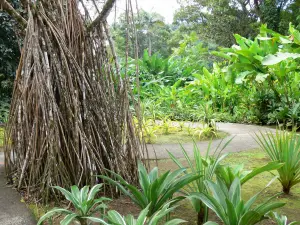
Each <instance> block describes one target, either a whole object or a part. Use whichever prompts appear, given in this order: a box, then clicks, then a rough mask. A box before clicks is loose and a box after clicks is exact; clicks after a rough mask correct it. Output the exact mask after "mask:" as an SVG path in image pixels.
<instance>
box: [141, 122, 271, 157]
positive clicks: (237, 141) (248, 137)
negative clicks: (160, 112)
mask: <svg viewBox="0 0 300 225" xmlns="http://www.w3.org/2000/svg"><path fill="white" fill-rule="evenodd" d="M217 127H218V128H219V130H220V131H224V132H226V133H228V136H227V137H226V138H225V139H224V140H223V142H222V144H221V146H223V145H224V144H225V143H226V142H227V141H228V140H229V139H231V138H233V139H232V141H231V142H230V143H229V144H228V146H227V147H226V148H225V149H224V152H239V151H245V150H249V149H254V148H258V147H259V146H258V144H257V143H256V141H255V140H254V138H253V137H255V133H257V132H259V131H261V132H266V131H275V130H274V129H271V128H266V127H262V126H256V125H245V124H235V123H217ZM220 141H222V140H213V141H212V144H211V147H212V150H215V149H216V147H217V146H218V144H219V143H220ZM208 144H209V141H202V142H197V146H198V148H199V149H200V151H201V152H205V151H206V149H207V146H208ZM182 145H183V147H184V149H185V150H186V151H187V152H188V154H189V155H193V143H184V144H182ZM147 147H148V150H149V156H150V158H151V159H155V158H156V157H157V159H165V158H169V155H168V153H167V151H166V150H168V151H170V152H172V154H174V155H175V156H176V157H178V158H182V157H183V154H182V151H181V147H180V145H179V144H177V143H176V144H148V145H147Z"/></svg>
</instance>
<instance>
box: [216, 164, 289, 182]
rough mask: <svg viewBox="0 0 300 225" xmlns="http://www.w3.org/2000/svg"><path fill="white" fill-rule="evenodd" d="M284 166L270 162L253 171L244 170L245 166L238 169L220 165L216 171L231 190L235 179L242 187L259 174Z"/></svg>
mask: <svg viewBox="0 0 300 225" xmlns="http://www.w3.org/2000/svg"><path fill="white" fill-rule="evenodd" d="M283 165H284V163H279V162H269V163H268V164H266V165H264V166H262V167H258V168H255V169H253V170H251V171H245V170H243V168H244V165H243V164H240V165H238V166H236V167H231V166H224V165H219V166H218V168H217V170H216V175H217V177H218V178H219V179H221V180H223V182H224V183H225V184H226V186H227V187H228V188H229V187H230V186H231V184H232V182H233V181H234V179H235V178H239V179H240V182H241V185H243V184H244V183H246V182H247V181H248V180H250V179H252V178H253V177H255V176H257V175H258V174H261V173H263V172H267V171H272V170H276V169H279V168H280V167H282V166H283Z"/></svg>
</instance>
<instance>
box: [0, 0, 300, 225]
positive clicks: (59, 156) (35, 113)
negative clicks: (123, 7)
mask: <svg viewBox="0 0 300 225" xmlns="http://www.w3.org/2000/svg"><path fill="white" fill-rule="evenodd" d="M48 1H49V0H41V1H37V2H34V3H32V4H28V9H30V10H32V12H33V13H32V12H31V11H30V10H29V11H28V14H29V19H28V20H25V19H24V18H23V19H24V21H25V23H28V26H27V29H26V38H25V41H24V43H23V44H24V48H23V50H22V57H21V60H20V62H21V63H20V70H18V71H22V73H21V72H20V74H21V75H20V79H17V81H18V82H16V83H15V90H17V91H16V92H15V93H14V96H13V101H12V103H11V106H12V107H11V112H10V120H9V123H8V126H7V128H6V131H4V129H3V128H1V127H0V149H1V147H2V145H3V142H5V144H6V146H7V148H6V154H5V156H6V172H7V174H8V177H9V179H10V180H9V181H10V182H11V183H12V184H13V185H15V186H17V187H18V190H21V189H24V190H25V189H27V193H28V195H29V196H32V197H35V198H38V199H39V200H38V201H39V202H42V201H41V200H44V202H46V203H48V200H49V201H50V202H51V201H52V200H53V199H55V200H58V201H59V200H61V199H63V196H64V197H65V199H66V200H67V202H68V204H69V206H68V209H66V208H65V207H64V208H53V209H51V210H50V211H48V212H46V213H44V214H43V215H42V216H41V217H40V219H39V221H38V224H43V223H44V222H45V221H47V222H48V223H49V224H52V222H53V221H52V219H53V218H54V215H56V214H58V215H59V216H60V217H57V218H55V219H54V220H59V221H60V224H62V225H68V224H71V223H73V222H74V221H76V222H77V223H79V224H81V225H87V224H91V223H92V222H94V223H98V224H99V223H100V224H109V225H156V224H165V225H173V224H174V225H176V224H181V223H184V222H191V221H192V222H194V221H196V223H197V224H198V225H201V224H205V225H216V224H218V223H220V224H225V225H246V224H249V225H254V224H259V223H261V221H265V220H269V219H270V220H273V222H276V223H277V224H288V220H287V217H286V216H284V215H281V214H280V213H278V209H281V208H282V207H284V205H285V203H283V202H282V201H281V200H282V199H283V198H289V197H290V194H291V192H292V191H293V190H295V189H296V186H299V183H300V138H299V135H298V134H297V133H296V131H297V129H298V128H299V126H300V64H299V62H300V1H299V0H294V1H290V0H265V1H249V0H178V2H179V3H180V9H179V10H178V11H177V12H176V14H175V17H174V22H173V24H171V25H169V24H166V23H165V22H164V18H163V16H161V15H159V14H157V13H148V12H146V11H143V10H141V11H140V12H139V13H138V14H133V11H130V10H129V11H127V12H126V13H125V14H123V15H121V16H120V18H119V19H118V20H117V21H116V22H115V23H114V24H113V25H112V26H111V28H112V29H111V31H112V32H111V34H112V36H113V39H114V42H115V44H116V46H114V45H113V42H112V40H111V39H110V32H109V31H108V30H107V21H106V19H104V18H106V17H107V15H108V12H105V11H106V10H107V11H110V9H112V7H113V4H114V3H115V1H111V0H107V1H105V3H106V4H104V6H103V9H102V10H103V11H104V13H102V12H103V11H102V12H100V10H98V13H99V17H97V18H100V19H99V20H98V21H97V18H96V19H95V20H92V19H91V17H90V15H89V13H88V12H87V10H86V9H85V8H84V10H85V13H83V12H81V11H80V10H79V8H78V7H77V3H78V1H74V2H73V3H74V4H67V3H69V2H70V1H68V0H51V4H49V2H48ZM3 2H4V1H0V6H1V7H2V6H3V5H4V4H3ZM5 2H6V1H5ZM18 2H19V1H17V0H16V1H13V3H12V4H13V6H14V7H15V8H16V9H17V8H18ZM24 2H25V3H26V1H22V4H24ZM80 2H81V1H80ZM6 3H7V2H6ZM93 3H94V5H95V7H96V5H97V4H96V2H95V1H93ZM128 3H131V1H129V0H128ZM1 4H3V5H1ZM81 4H82V6H83V7H84V6H85V4H84V3H81ZM58 5H59V6H60V7H61V8H60V9H61V10H57V6H58ZM44 7H46V9H47V10H45V11H44ZM23 8H24V7H23ZM96 8H97V7H96ZM56 10H57V12H58V15H59V17H58V18H62V19H61V20H60V19H57V15H56V14H55V13H53V12H56ZM131 10H132V9H131ZM25 11H26V10H25ZM16 12H17V11H16ZM16 12H15V13H16ZM19 12H20V13H21V14H22V13H23V12H22V10H19ZM81 13H83V14H84V15H80V14H81ZM103 14H104V15H105V16H103ZM70 17H72V19H70ZM101 18H102V20H101ZM99 21H100V22H99ZM98 23H99V24H98ZM95 24H97V25H95ZM35 26H36V27H35ZM98 28H99V29H98ZM74 29H75V30H76V32H78V34H79V35H74ZM18 30H19V29H18V26H17V24H15V22H14V20H11V18H10V17H9V16H8V15H7V14H4V13H3V14H2V13H1V14H0V31H1V35H0V53H1V55H0V62H1V65H0V125H1V124H2V123H6V122H7V120H8V109H9V107H10V100H11V97H12V89H13V80H14V77H15V71H16V69H17V65H18V62H19V56H20V48H21V47H22V46H21V45H19V42H18V41H17V40H18V38H19V36H22V35H19V33H18V32H21V31H18ZM2 31H3V32H2ZM34 32H36V33H34ZM2 33H3V35H2ZM33 34H34V35H33ZM34 38H36V39H34ZM45 40H47V41H45ZM105 45H107V47H108V46H109V48H107V51H104V50H103V49H105ZM115 47H116V52H114V51H115V49H114V48H115ZM115 53H117V54H115ZM23 54H24V55H23ZM62 59H63V60H62ZM110 59H111V60H110ZM119 64H120V65H119ZM119 69H120V71H119ZM23 73H24V74H25V75H24V74H23ZM62 74H63V75H65V76H62ZM18 78H19V76H18ZM137 78H139V79H137ZM127 85H128V86H127ZM140 103H141V105H139V104H140ZM140 106H141V108H140ZM140 109H141V111H140ZM140 114H142V115H140ZM186 121H187V122H186ZM217 121H223V122H236V123H254V124H263V125H266V124H271V125H273V124H280V125H282V126H283V130H277V131H276V133H275V134H274V133H272V132H270V133H256V137H255V139H256V142H257V143H258V144H259V145H260V147H261V150H262V151H263V152H264V156H265V159H266V160H265V163H264V164H263V165H262V164H259V166H256V167H255V168H251V170H250V171H245V170H244V169H243V165H238V166H234V165H232V164H225V163H224V161H225V160H226V159H227V158H228V155H229V154H223V150H224V149H225V148H226V147H227V146H228V144H229V143H230V141H232V139H230V140H229V141H227V142H226V143H223V142H222V141H221V142H220V144H219V145H218V147H217V148H216V149H212V147H211V146H212V145H211V142H210V143H209V144H208V148H207V150H206V152H205V154H201V149H198V147H197V144H196V142H194V149H193V151H192V152H188V151H187V150H186V149H184V147H183V146H181V147H182V152H181V155H183V156H184V158H183V159H180V158H178V157H176V156H175V154H172V153H171V151H170V152H168V153H169V160H170V161H171V163H172V165H173V166H174V167H176V169H174V170H171V169H170V168H168V169H167V170H166V171H163V172H159V171H161V169H160V168H158V167H154V168H152V170H148V169H149V168H150V166H149V164H150V162H151V161H150V160H148V155H147V154H148V152H147V149H146V148H144V147H145V145H144V142H147V143H153V142H154V139H155V136H156V134H160V135H162V134H164V135H170V134H173V131H174V133H177V134H179V135H181V136H183V135H185V134H188V136H189V137H190V138H191V137H192V138H194V139H196V138H195V137H198V140H206V139H212V138H219V137H221V136H220V134H219V133H218V130H217V126H216V122H217ZM193 122H202V126H201V127H200V126H199V127H192V126H191V124H192V123H193ZM286 128H287V129H289V131H285V129H286ZM4 132H6V135H5V137H6V140H5V141H3V137H4ZM180 132H182V133H180ZM170 136H171V135H170ZM178 140H179V141H181V140H180V139H176V141H178ZM189 141H190V139H189ZM15 155H16V157H14V156H15ZM7 159H9V160H7ZM33 162H34V163H33ZM20 165H21V166H20ZM264 172H271V173H270V175H269V176H267V179H265V180H268V181H269V183H268V184H267V185H266V186H263V187H262V185H261V184H259V185H258V187H256V188H254V189H253V190H254V191H255V193H253V192H251V195H250V196H248V195H247V196H246V195H245V194H244V191H245V189H244V186H246V185H247V184H248V183H251V182H252V181H253V180H254V179H255V178H256V177H257V176H259V175H261V174H263V173H264ZM276 181H277V186H276V187H275V189H276V190H275V193H272V194H270V196H269V197H270V198H265V196H264V198H263V199H259V197H260V196H261V195H263V194H264V192H265V190H266V189H267V188H269V187H272V188H274V185H273V182H276ZM74 184H76V185H74ZM278 184H279V185H278ZM72 185H73V186H72ZM69 186H71V187H70V190H68V189H69ZM34 193H36V195H34ZM108 194H111V195H120V194H123V195H124V196H127V198H128V199H130V201H131V203H132V204H134V205H135V206H136V207H137V208H138V209H139V214H138V215H137V216H135V215H133V214H130V215H127V216H124V215H123V214H122V213H120V212H118V211H115V210H107V208H109V202H110V201H111V200H112V199H110V198H107V195H108ZM279 196H280V198H279ZM258 200H259V201H258ZM181 202H185V203H186V202H188V203H189V205H190V208H189V209H190V210H191V211H193V212H194V214H195V215H197V216H196V217H195V218H189V219H190V221H184V220H182V219H179V217H180V216H178V215H177V214H175V215H174V214H171V213H172V212H174V211H175V209H176V207H178V206H179V205H178V204H179V203H181ZM70 205H72V207H70ZM60 207H63V206H62V204H60ZM61 216H63V217H61ZM210 220H212V221H210ZM55 222H56V221H55ZM217 222H218V223H217ZM289 222H290V221H289ZM290 224H299V223H298V222H291V223H290Z"/></svg>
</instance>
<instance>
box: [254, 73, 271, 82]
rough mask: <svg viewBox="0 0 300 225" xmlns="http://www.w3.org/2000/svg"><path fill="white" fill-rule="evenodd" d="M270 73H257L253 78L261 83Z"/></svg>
mask: <svg viewBox="0 0 300 225" xmlns="http://www.w3.org/2000/svg"><path fill="white" fill-rule="evenodd" d="M269 75H270V74H268V73H267V74H264V73H258V74H257V75H256V77H255V80H256V81H257V82H258V83H263V82H264V81H265V80H266V78H267V77H268V76H269Z"/></svg>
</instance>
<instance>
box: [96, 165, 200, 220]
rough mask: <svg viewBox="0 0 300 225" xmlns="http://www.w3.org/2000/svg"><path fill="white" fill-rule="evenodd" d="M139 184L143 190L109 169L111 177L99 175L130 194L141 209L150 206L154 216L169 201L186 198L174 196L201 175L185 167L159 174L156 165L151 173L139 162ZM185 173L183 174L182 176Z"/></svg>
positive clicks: (174, 201) (126, 193) (151, 214)
mask: <svg viewBox="0 0 300 225" xmlns="http://www.w3.org/2000/svg"><path fill="white" fill-rule="evenodd" d="M138 171H139V184H140V188H141V190H139V189H138V188H136V187H135V186H133V185H131V184H129V183H127V182H126V181H125V180H124V179H123V178H122V177H121V176H120V175H118V174H116V173H114V172H112V171H108V172H109V173H110V174H111V177H108V176H103V175H100V176H99V177H100V178H102V179H104V180H106V181H108V182H109V183H110V184H112V185H114V186H116V187H117V188H118V189H119V190H120V191H121V192H122V193H123V194H125V195H127V196H129V197H130V198H131V200H132V201H133V202H134V203H135V204H136V205H137V206H139V207H140V208H141V209H146V208H148V210H147V211H148V214H147V215H148V216H150V217H151V216H153V215H154V214H155V213H156V212H158V211H159V210H160V209H161V208H162V207H163V206H164V204H166V203H167V202H168V201H172V203H176V202H178V201H181V200H183V199H184V198H185V196H180V195H179V196H174V194H175V193H176V192H179V191H180V190H181V189H182V188H183V187H184V186H186V185H187V184H189V183H191V182H193V181H195V180H197V179H198V178H199V177H200V175H197V174H189V173H186V174H184V173H185V171H186V169H185V168H180V169H178V170H176V171H174V172H171V171H167V172H166V173H163V174H161V175H159V174H158V168H157V167H155V168H154V169H152V170H151V172H150V173H147V170H146V169H145V167H144V166H143V165H142V163H139V165H138ZM182 174H184V175H183V176H181V175H182Z"/></svg>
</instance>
